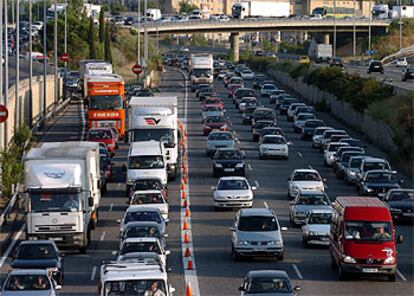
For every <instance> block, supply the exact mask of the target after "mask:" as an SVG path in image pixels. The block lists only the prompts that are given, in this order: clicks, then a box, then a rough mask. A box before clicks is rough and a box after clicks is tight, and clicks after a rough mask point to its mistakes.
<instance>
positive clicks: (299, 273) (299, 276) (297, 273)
mask: <svg viewBox="0 0 414 296" xmlns="http://www.w3.org/2000/svg"><path fill="white" fill-rule="evenodd" d="M292 266H293V269H294V270H295V272H296V275H297V276H298V278H299V279H301V280H303V275H302V273H301V272H300V270H299V268H298V267H297V265H296V264H292Z"/></svg>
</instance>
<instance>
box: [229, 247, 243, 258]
mask: <svg viewBox="0 0 414 296" xmlns="http://www.w3.org/2000/svg"><path fill="white" fill-rule="evenodd" d="M231 257H232V258H233V261H240V259H241V257H240V255H239V254H238V253H237V252H236V251H235V250H234V247H232V248H231Z"/></svg>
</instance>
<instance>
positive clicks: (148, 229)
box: [122, 226, 161, 239]
mask: <svg viewBox="0 0 414 296" xmlns="http://www.w3.org/2000/svg"><path fill="white" fill-rule="evenodd" d="M122 237H123V238H124V239H125V238H134V237H156V238H161V234H160V232H159V230H158V227H155V226H131V227H127V228H126V229H125V231H124V232H123V233H122Z"/></svg>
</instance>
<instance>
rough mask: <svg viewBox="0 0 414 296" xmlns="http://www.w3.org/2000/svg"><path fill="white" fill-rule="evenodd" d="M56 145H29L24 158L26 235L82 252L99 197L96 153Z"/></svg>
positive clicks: (89, 232) (93, 222)
mask: <svg viewBox="0 0 414 296" xmlns="http://www.w3.org/2000/svg"><path fill="white" fill-rule="evenodd" d="M51 146H53V145H51ZM55 146H57V147H52V148H32V149H31V150H30V151H29V152H28V153H27V155H26V157H25V175H24V190H25V191H24V192H25V197H26V200H27V203H26V204H27V227H26V237H27V239H32V240H33V239H35V240H36V239H51V240H54V241H55V242H56V244H57V245H58V246H61V247H67V248H77V249H79V250H80V252H81V253H85V252H86V248H87V247H88V245H89V242H90V239H91V229H93V228H94V226H95V223H96V220H97V213H96V209H97V207H96V205H97V204H96V200H98V201H99V199H100V194H99V185H100V184H99V181H98V180H97V179H96V178H94V174H93V171H94V169H93V167H92V164H94V163H96V158H95V157H96V154H95V152H93V151H92V150H91V149H90V148H84V147H78V148H75V147H70V149H69V148H68V147H64V146H60V145H58V144H55ZM98 153H99V151H98ZM98 161H99V159H98ZM96 194H98V195H99V196H96ZM98 205H99V202H98ZM94 219H95V221H94Z"/></svg>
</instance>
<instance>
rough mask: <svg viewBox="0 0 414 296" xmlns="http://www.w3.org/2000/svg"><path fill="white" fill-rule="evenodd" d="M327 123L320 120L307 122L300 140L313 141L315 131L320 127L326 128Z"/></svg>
mask: <svg viewBox="0 0 414 296" xmlns="http://www.w3.org/2000/svg"><path fill="white" fill-rule="evenodd" d="M324 125H325V123H324V121H323V120H320V119H309V120H306V121H305V124H304V125H303V127H302V128H301V133H300V138H301V139H302V140H307V139H312V136H313V131H314V130H315V129H316V128H317V127H320V126H324Z"/></svg>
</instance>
